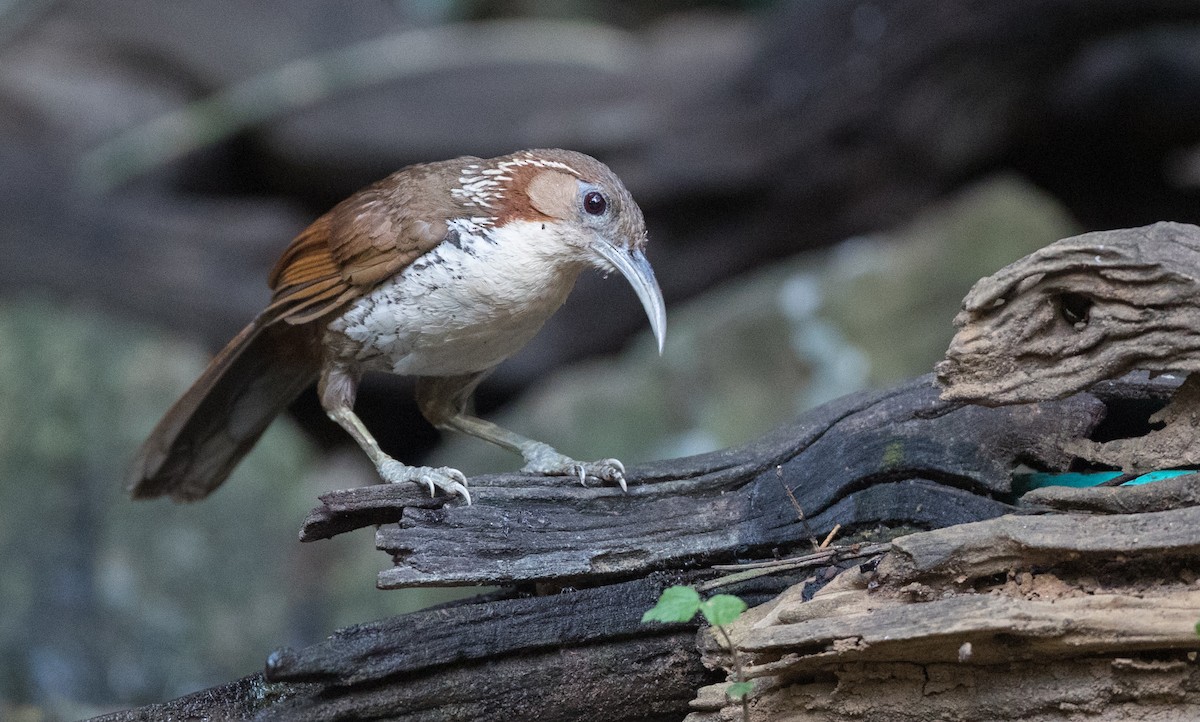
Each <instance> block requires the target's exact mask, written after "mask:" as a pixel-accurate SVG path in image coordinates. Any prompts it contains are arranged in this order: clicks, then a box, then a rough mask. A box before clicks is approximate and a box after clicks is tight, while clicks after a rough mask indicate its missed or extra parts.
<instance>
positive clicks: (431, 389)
mask: <svg viewBox="0 0 1200 722" xmlns="http://www.w3.org/2000/svg"><path fill="white" fill-rule="evenodd" d="M486 375H487V372H486V371H484V372H480V373H477V374H469V375H466V376H423V377H421V378H420V379H418V381H417V405H418V406H420V408H421V413H422V414H423V415H424V416H425V418H426V419H428V420H429V422H430V423H431V424H433V425H434V426H436V427H438V428H439V429H452V430H454V431H459V432H461V433H464V434H467V435H469V436H474V437H476V438H478V439H483V440H484V441H490V442H491V443H493V444H495V445H497V446H500V447H503V448H505V449H508V450H509V451H515V452H517V453H518V454H520V455H521V456H522V457H524V459H525V466H524V467H522V469H521V471H524V472H528V473H530V474H544V475H546V476H572V477H575V478H577V479H579V483H581V484H585V483H586V482H587V479H588V477H591V478H594V479H598V480H600V481H608V482H615V483H617V484H619V485H620V486H621V489H622V490H628V488H627V486H626V484H625V466H624V465H623V464H622V463H621V462H620V461H618V460H616V459H601V460H599V461H576V460H574V459H572V458H571V457H569V456H565V455H563V454H560V453H559V452H558V451H556V450H555V449H554V447H552V446H550V445H549V444H545V443H542V442H541V441H535V440H534V439H529V438H526V437H524V436H521V435H520V434H518V433H515V432H512V431H509V430H508V429H505V428H503V427H501V426H497V425H496V424H493V423H492V422H490V421H485V420H484V419H481V418H479V417H478V416H475V415H473V414H471V413H470V412H469V410H468V409H469V407H470V402H471V394H473V393H474V392H475V387H476V386H478V385H479V382H480V381H482V380H483V378H484V376H486Z"/></svg>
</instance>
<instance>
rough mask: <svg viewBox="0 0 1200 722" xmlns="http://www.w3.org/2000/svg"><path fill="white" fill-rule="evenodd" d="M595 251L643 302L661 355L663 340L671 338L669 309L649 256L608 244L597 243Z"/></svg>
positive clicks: (638, 250)
mask: <svg viewBox="0 0 1200 722" xmlns="http://www.w3.org/2000/svg"><path fill="white" fill-rule="evenodd" d="M595 248H596V251H597V252H598V253H599V254H600V256H601V257H602V258H604V260H606V261H608V262H609V264H610V265H612V267H613V268H615V269H617V270H618V271H620V272H621V275H622V276H624V277H625V280H627V281H629V285H630V286H633V292H634V293H636V294H637V297H638V300H639V301H641V302H642V308H644V309H646V316H647V318H649V319H650V330H651V331H653V332H654V338H655V339H656V340H657V341H658V352H659V353H660V354H661V353H662V352H663V341H664V340H665V339H666V336H667V307H666V305H665V304H664V303H663V297H662V289H660V288H659V287H658V279H656V278H655V277H654V269H653V268H651V267H650V261H648V260H646V254H644V253H642V251H641V250H640V249H635V250H628V249H625V248H618V247H616V246H614V245H611V244H608V243H597V244H596V246H595Z"/></svg>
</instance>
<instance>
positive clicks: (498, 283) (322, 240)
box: [128, 149, 666, 505]
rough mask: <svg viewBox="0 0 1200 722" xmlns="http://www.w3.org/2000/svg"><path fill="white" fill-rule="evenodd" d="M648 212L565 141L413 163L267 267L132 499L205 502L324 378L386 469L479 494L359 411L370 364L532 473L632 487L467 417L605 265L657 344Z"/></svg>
mask: <svg viewBox="0 0 1200 722" xmlns="http://www.w3.org/2000/svg"><path fill="white" fill-rule="evenodd" d="M647 239H648V236H647V232H646V225H645V220H644V218H643V215H642V211H641V209H640V208H639V207H638V205H637V203H636V202H635V201H634V199H633V197H632V196H631V195H630V193H629V191H628V190H627V189H626V188H625V186H624V184H623V183H622V182H621V180H620V179H619V178H618V177H617V175H616V174H615V173H613V171H612V170H610V169H609V168H608V166H606V165H604V164H603V163H601V162H600V161H598V160H596V159H595V158H593V157H591V156H588V155H585V154H583V153H579V152H576V151H570V150H562V149H532V150H522V151H517V152H515V153H511V154H508V155H503V156H499V157H496V158H489V159H484V158H477V157H474V156H461V157H458V158H454V159H451V160H445V161H438V162H431V163H420V164H416V165H411V166H408V167H406V168H402V169H401V170H399V171H397V172H395V173H393V174H392V175H390V176H388V177H386V178H384V179H383V180H380V181H378V182H376V183H374V184H371V185H369V186H367V187H365V188H363V189H361V190H359V191H358V192H356V193H354V194H353V195H351V196H350V197H349V198H347V199H345V200H344V201H342V202H341V203H338V204H337V205H336V206H334V207H333V208H332V209H331V210H329V211H328V212H327V213H325V214H324V215H322V216H320V217H319V218H317V219H316V220H315V221H314V222H313V223H312V224H311V225H309V226H308V227H307V228H305V229H304V230H303V231H301V232H300V233H299V235H297V236H296V237H295V238H294V239H293V240H292V242H291V244H290V245H288V247H287V248H286V249H285V250H284V251H283V254H282V255H281V256H280V257H279V260H278V261H277V262H276V264H275V266H274V268H273V269H272V270H271V272H270V275H269V277H268V284H269V286H270V288H271V292H272V296H271V300H270V302H269V303H268V305H267V306H266V308H265V310H263V311H262V312H261V313H260V314H258V316H256V317H255V318H254V319H253V320H252V321H251V322H250V323H249V325H247V326H246V327H245V328H244V329H242V331H241V332H240V333H238V334H237V335H236V336H235V337H234V338H233V339H232V340H231V341H230V342H229V343H228V344H227V345H226V346H225V347H224V348H223V349H222V350H221V351H220V352H219V353H218V354H217V355H216V356H215V357H214V358H213V359H212V361H211V362H210V363H209V365H208V366H207V367H206V368H205V369H204V371H203V372H202V373H201V375H200V377H199V378H198V379H197V380H196V381H195V383H193V384H192V386H191V387H190V388H189V389H188V390H187V391H186V392H185V393H184V394H183V396H182V397H181V398H180V399H179V400H178V401H176V402H175V404H174V405H173V406H171V407H170V409H169V410H168V411H167V412H166V413H165V415H164V416H163V418H162V420H161V421H159V422H158V424H157V426H155V427H154V429H153V431H152V432H151V433H150V435H149V437H148V438H147V439H146V441H145V442H144V443H143V444H142V446H141V448H140V449H139V450H138V452H137V453H136V455H135V457H134V461H133V464H132V466H131V471H130V475H129V484H128V488H129V491H130V493H131V495H132V496H133V497H134V498H135V499H144V498H154V497H160V496H169V497H171V498H172V499H174V500H176V501H195V500H198V499H202V498H204V497H206V496H208V495H209V494H210V493H212V492H213V491H214V490H215V489H216V488H217V487H219V486H220V485H221V484H222V482H224V481H225V479H226V478H227V477H228V476H229V474H230V473H231V472H232V470H233V469H234V467H235V466H236V465H237V464H238V462H239V461H240V460H241V459H242V457H243V456H245V455H246V454H247V453H248V452H249V451H250V449H251V448H252V447H253V446H254V444H255V443H256V442H257V441H258V439H259V437H260V436H261V435H262V434H263V432H264V431H265V430H266V428H267V427H268V425H270V423H271V421H272V420H273V419H274V418H275V417H276V416H278V415H279V414H280V413H281V412H282V411H283V410H284V408H285V407H286V406H287V405H288V404H290V403H291V402H292V401H293V400H294V399H295V398H296V397H297V396H299V395H300V394H301V393H302V392H303V391H305V390H306V389H308V388H309V387H311V386H312V384H313V383H314V382H315V383H316V387H317V394H318V397H319V399H320V403H321V406H322V407H323V408H324V410H325V412H326V414H327V415H328V416H329V418H330V419H332V420H333V421H334V422H336V423H337V424H338V425H339V426H340V427H341V428H342V429H344V430H345V431H346V432H347V433H348V434H349V435H350V437H352V438H353V439H354V441H355V442H357V444H358V446H359V447H361V449H362V450H363V452H365V453H366V455H367V457H368V458H369V459H370V460H371V462H372V463H373V464H374V465H375V468H376V470H377V472H378V474H379V478H380V481H382V482H389V483H407V482H416V483H418V484H421V485H423V486H425V487H428V489H429V492H430V494H436V493H437V491H438V490H440V491H441V492H443V493H444V494H446V495H448V496H451V497H453V496H458V497H460V498H461V499H462V500H464V501H465V502H466V504H468V505H469V504H470V503H471V495H470V491H469V490H468V488H467V479H466V477H465V476H464V475H463V474H462V472H460V471H458V470H457V469H454V468H450V467H427V466H409V465H406V464H404V463H402V462H400V461H397V460H396V459H394V458H392V457H391V456H389V455H388V454H386V453H384V451H383V450H382V449H381V448H380V446H379V444H378V442H377V441H376V440H375V438H374V437H373V436H372V435H371V433H370V431H368V429H367V427H366V426H365V425H364V424H363V422H362V420H361V419H359V417H358V416H357V415H356V414H355V413H354V401H355V397H356V395H357V392H358V387H359V382H360V380H361V379H362V377H363V374H364V373H366V372H379V371H382V372H385V373H390V374H397V375H405V376H414V377H416V385H415V386H416V392H415V393H416V401H417V405H418V407H419V409H420V411H421V414H422V415H423V416H424V417H425V419H427V420H428V421H429V422H430V423H431V424H433V426H435V427H436V428H438V429H441V430H450V431H456V432H461V433H464V434H467V435H470V436H474V437H477V438H479V439H482V440H485V441H488V442H491V443H493V444H496V445H498V446H501V447H503V448H505V449H508V450H511V451H514V452H517V453H519V454H521V456H522V457H523V458H524V460H525V465H524V467H522V471H523V472H526V473H531V474H541V475H551V476H567V477H572V478H576V479H578V480H579V481H580V482H581V483H586V481H587V479H589V478H591V479H596V480H598V481H600V482H602V483H616V484H618V485H620V487H621V488H622V489H623V490H625V489H627V484H626V480H625V468H624V466H623V464H622V463H621V462H620V461H619V460H617V459H602V460H599V461H593V462H581V461H576V460H574V459H572V458H570V457H568V456H565V455H564V454H561V453H559V452H558V451H557V450H556V449H554V448H553V447H551V446H550V445H548V444H546V443H543V442H540V441H536V440H534V439H529V438H525V437H523V436H521V435H519V434H516V433H514V432H512V431H509V430H507V429H504V428H502V427H500V426H498V425H497V424H494V423H492V422H490V421H487V420H484V419H482V418H479V417H477V416H475V415H473V413H472V410H471V409H472V407H471V397H472V395H473V393H474V391H475V389H476V387H477V386H478V385H479V383H480V382H481V381H482V380H483V379H484V378H485V377H486V376H487V375H488V373H489V372H491V371H492V370H493V369H495V368H496V366H497V365H499V364H500V363H501V362H502V361H504V360H505V359H506V358H508V357H509V356H511V355H512V354H513V353H515V352H516V351H517V350H518V349H520V348H521V347H522V346H524V345H525V344H526V342H528V341H529V340H530V339H531V338H532V337H533V336H534V335H535V334H536V333H537V331H538V330H539V329H540V328H541V327H542V325H543V323H544V322H545V321H546V320H547V319H548V318H549V317H550V316H551V315H552V314H553V313H554V311H555V310H557V309H558V308H559V306H561V305H562V303H563V302H564V301H565V300H566V298H567V295H568V294H569V293H570V291H571V289H572V288H573V287H574V285H575V281H576V279H577V278H578V277H579V276H580V274H581V273H582V272H583V271H584V270H586V269H588V268H594V269H596V270H599V271H600V272H601V273H603V274H605V275H607V274H608V273H610V272H613V271H616V272H617V273H619V274H621V275H622V276H624V277H625V279H627V281H628V282H629V283H630V285H631V286H632V287H633V290H634V292H635V293H636V294H637V296H638V299H639V300H640V301H641V304H642V306H643V308H644V310H645V312H646V315H647V316H648V318H649V323H650V327H651V330H652V332H653V334H654V337H655V339H656V341H657V345H658V351H659V353H660V354H661V353H662V350H663V342H664V338H665V334H666V311H665V306H664V302H663V296H662V291H661V289H660V288H659V285H658V281H657V279H656V278H655V275H654V271H653V269H652V267H651V265H650V263H649V261H648V259H647V257H646V254H645V249H646V243H647Z"/></svg>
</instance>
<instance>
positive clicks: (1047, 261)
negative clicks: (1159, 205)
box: [938, 223, 1200, 472]
mask: <svg viewBox="0 0 1200 722" xmlns="http://www.w3.org/2000/svg"><path fill="white" fill-rule="evenodd" d="M954 323H955V325H956V326H958V329H959V330H958V332H957V334H956V335H955V337H954V340H953V341H952V342H951V344H950V348H949V350H948V351H947V352H946V360H945V361H943V362H942V363H940V364H938V377H939V380H940V381H942V383H944V384H946V386H947V388H946V391H945V393H944V395H945V396H946V397H947V398H951V399H959V400H966V401H972V402H975V403H983V404H989V405H995V404H1010V403H1024V402H1030V401H1038V400H1042V399H1053V398H1062V397H1065V396H1069V395H1071V394H1074V393H1077V392H1079V391H1081V390H1083V389H1086V388H1088V387H1090V386H1092V385H1093V384H1095V383H1096V382H1097V381H1100V380H1103V379H1111V378H1114V377H1116V376H1120V375H1121V374H1123V373H1125V372H1127V371H1132V370H1133V369H1142V370H1147V371H1153V372H1162V373H1167V372H1177V373H1182V374H1184V375H1186V374H1193V376H1192V377H1189V378H1188V380H1187V381H1186V382H1185V383H1184V384H1183V385H1182V386H1181V387H1180V388H1179V390H1178V391H1177V392H1176V393H1175V395H1174V397H1173V398H1172V400H1171V403H1169V404H1168V405H1167V406H1166V407H1165V408H1163V409H1161V410H1160V411H1158V412H1157V413H1155V414H1154V415H1152V416H1151V417H1150V418H1149V422H1150V423H1151V424H1162V425H1163V427H1162V428H1161V429H1158V430H1155V431H1153V432H1152V433H1149V434H1146V435H1144V436H1141V437H1139V438H1136V439H1116V440H1112V441H1105V442H1097V441H1094V440H1090V439H1070V440H1064V444H1063V446H1062V449H1063V450H1064V451H1065V452H1067V453H1071V454H1074V455H1077V456H1080V457H1081V458H1084V459H1087V460H1089V461H1093V462H1097V463H1102V464H1109V465H1112V466H1116V467H1120V468H1123V469H1125V470H1126V471H1129V472H1145V471H1152V470H1155V469H1161V468H1172V467H1179V466H1194V465H1197V464H1200V376H1195V372H1197V371H1200V228H1198V227H1196V226H1192V225H1187V224H1183V223H1155V224H1154V225H1150V226H1146V227H1144V228H1123V229H1119V230H1114V231H1098V232H1094V233H1085V234H1083V235H1080V236H1075V237H1073V238H1066V239H1063V240H1061V241H1057V242H1055V243H1051V244H1050V245H1048V246H1046V247H1045V248H1043V249H1041V250H1039V251H1036V252H1034V253H1032V254H1030V255H1028V256H1026V257H1025V258H1022V259H1020V260H1019V261H1016V262H1015V263H1012V264H1010V265H1008V266H1006V267H1005V268H1003V269H1001V270H999V271H997V272H996V273H994V274H993V275H991V276H989V277H987V278H984V279H982V280H980V281H979V282H978V283H976V284H975V286H974V287H973V288H972V289H971V292H970V293H969V294H968V295H967V297H966V299H964V300H963V310H962V312H961V313H960V314H959V315H958V316H957V317H956V318H955V320H954Z"/></svg>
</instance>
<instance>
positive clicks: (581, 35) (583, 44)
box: [0, 0, 639, 193]
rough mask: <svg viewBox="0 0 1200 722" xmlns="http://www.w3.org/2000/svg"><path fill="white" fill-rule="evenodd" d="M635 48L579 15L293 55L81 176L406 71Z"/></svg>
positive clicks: (575, 60) (139, 131)
mask: <svg viewBox="0 0 1200 722" xmlns="http://www.w3.org/2000/svg"><path fill="white" fill-rule="evenodd" d="M0 1H2V0H0ZM637 50H638V48H637V46H636V44H635V43H634V41H633V39H632V37H631V36H630V35H629V34H628V33H625V32H623V31H619V30H614V29H612V28H607V27H602V26H599V25H595V24H591V23H583V22H574V21H553V20H503V21H491V22H484V23H469V24H461V25H452V26H445V27H438V28H422V29H419V30H409V31H405V32H402V33H397V34H394V35H388V36H386V37H382V38H376V39H373V40H368V41H364V42H361V43H357V44H355V45H351V46H349V47H346V48H340V49H337V50H333V51H329V52H326V53H320V54H317V55H313V56H310V57H307V58H300V59H298V60H294V61H292V62H289V63H286V64H285V65H283V66H281V67H279V68H276V69H274V70H271V71H268V72H265V73H262V74H259V75H256V76H253V77H251V78H249V79H247V80H244V81H242V82H240V83H236V84H234V85H231V86H229V87H227V88H225V89H223V90H220V91H218V92H216V93H214V94H213V95H211V96H210V97H208V98H205V99H203V100H200V101H197V102H195V103H192V104H190V105H188V106H186V107H183V108H180V109H178V110H175V111H172V112H170V113H166V114H164V115H161V116H158V117H157V118H154V119H152V120H150V121H148V122H146V123H143V124H141V125H138V126H135V127H133V128H130V129H128V130H126V131H125V132H123V133H121V134H120V135H118V136H117V137H115V138H113V139H111V140H109V141H107V142H105V143H103V144H101V145H100V146H98V147H96V148H95V149H93V150H91V151H89V152H88V153H86V154H85V155H84V156H83V158H82V159H81V160H80V163H79V167H78V171H77V172H78V180H79V182H80V183H81V185H82V186H83V188H85V189H86V190H89V191H92V192H97V193H101V192H104V191H107V190H110V189H112V188H114V187H116V186H119V185H121V184H122V183H125V182H127V181H129V180H131V179H133V178H135V177H137V176H139V175H141V174H143V173H146V172H147V171H150V170H152V169H154V168H156V167H159V166H162V165H165V164H166V163H168V162H170V161H172V160H175V159H177V158H180V157H181V156H184V155H186V154H187V153H190V152H192V151H194V150H197V149H199V148H202V147H204V146H206V145H210V144H212V143H215V142H218V141H220V140H223V139H225V138H228V137H229V136H231V135H234V134H235V133H237V132H239V131H241V130H243V129H245V128H247V127H249V126H252V125H254V124H256V123H260V122H262V121H264V120H267V119H269V118H272V117H274V116H278V115H281V114H283V113H285V112H288V111H291V110H295V109H297V108H301V107H304V106H307V105H312V104H314V103H317V102H320V101H322V100H325V99H327V98H329V97H332V96H333V95H335V94H337V93H340V92H345V91H347V90H351V89H355V88H362V87H366V86H370V85H375V84H379V83H384V82H388V81H394V80H396V79H399V78H402V77H406V76H413V75H420V74H423V73H430V72H435V71H444V70H457V69H463V68H471V67H477V66H484V65H496V64H501V65H502V64H522V63H551V64H561V65H577V66H584V67H591V68H595V69H596V70H600V71H605V72H620V71H623V70H626V69H628V68H629V67H631V66H633V65H634V64H635V63H636V59H637V57H638V54H639V53H638V52H637Z"/></svg>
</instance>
